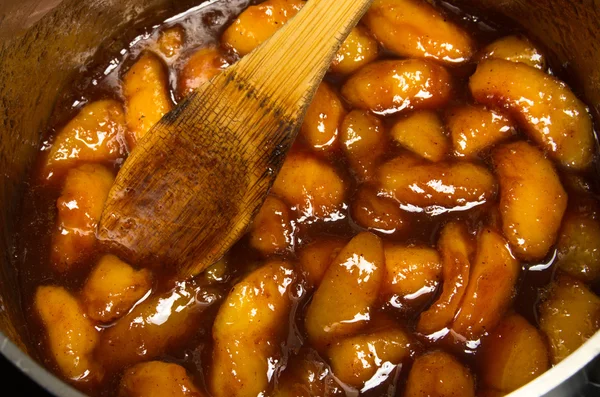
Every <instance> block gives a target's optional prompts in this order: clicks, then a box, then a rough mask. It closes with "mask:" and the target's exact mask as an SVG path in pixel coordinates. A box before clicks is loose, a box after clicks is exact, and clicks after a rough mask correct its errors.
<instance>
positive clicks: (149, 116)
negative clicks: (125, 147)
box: [123, 52, 173, 148]
mask: <svg viewBox="0 0 600 397" xmlns="http://www.w3.org/2000/svg"><path fill="white" fill-rule="evenodd" d="M168 84H169V78H168V76H167V70H166V68H165V65H163V63H162V61H161V60H160V59H159V58H158V57H157V56H156V55H155V54H153V53H151V52H145V53H143V54H142V56H141V57H140V59H138V60H137V62H136V63H134V64H133V66H132V67H131V68H130V69H129V70H128V71H127V73H126V74H125V77H124V78H123V96H125V108H126V113H125V119H126V121H127V127H129V134H128V136H127V143H128V144H129V147H130V148H133V147H134V146H135V145H136V142H137V141H138V140H140V139H141V138H142V136H144V134H146V132H148V131H149V130H150V128H152V127H153V126H154V124H156V123H157V122H158V121H159V120H160V119H161V118H162V116H164V115H165V114H166V113H168V112H169V111H170V110H171V109H172V107H173V104H172V103H171V99H170V98H169V91H168Z"/></svg>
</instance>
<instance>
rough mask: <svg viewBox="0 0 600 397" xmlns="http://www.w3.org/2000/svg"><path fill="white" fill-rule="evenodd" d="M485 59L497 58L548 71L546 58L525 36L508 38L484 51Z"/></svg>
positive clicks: (494, 43) (498, 41)
mask: <svg viewBox="0 0 600 397" xmlns="http://www.w3.org/2000/svg"><path fill="white" fill-rule="evenodd" d="M482 58H483V59H487V58H496V59H504V60H506V61H510V62H520V63H524V64H525V65H529V66H532V67H534V68H536V69H540V70H545V69H546V57H545V56H544V54H543V53H542V52H541V51H540V50H539V49H538V48H536V47H535V46H534V45H533V43H532V42H531V41H529V39H527V38H526V37H523V36H506V37H502V38H501V39H498V40H496V41H494V42H493V43H492V44H490V45H488V46H487V47H485V48H484V49H483V56H482Z"/></svg>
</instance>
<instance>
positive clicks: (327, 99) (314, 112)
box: [300, 82, 346, 151]
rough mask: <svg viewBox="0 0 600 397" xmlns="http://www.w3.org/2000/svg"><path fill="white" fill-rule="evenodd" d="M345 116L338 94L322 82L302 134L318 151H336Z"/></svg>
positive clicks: (306, 118)
mask: <svg viewBox="0 0 600 397" xmlns="http://www.w3.org/2000/svg"><path fill="white" fill-rule="evenodd" d="M345 114H346V111H345V110H344V105H343V104H342V100H341V99H340V97H339V96H338V94H337V93H336V92H335V91H334V90H333V88H331V86H330V85H329V84H327V83H326V82H322V83H321V84H320V85H319V88H317V92H316V93H315V96H314V97H313V100H312V102H311V104H310V106H309V107H308V110H307V111H306V116H305V117H304V122H303V123H302V127H301V128H300V134H301V135H302V136H303V137H304V139H306V142H307V143H308V144H309V145H310V146H311V147H312V148H313V149H315V150H317V151H326V150H331V149H334V148H336V146H337V142H338V134H339V128H340V124H341V123H342V120H343V119H344V116H345Z"/></svg>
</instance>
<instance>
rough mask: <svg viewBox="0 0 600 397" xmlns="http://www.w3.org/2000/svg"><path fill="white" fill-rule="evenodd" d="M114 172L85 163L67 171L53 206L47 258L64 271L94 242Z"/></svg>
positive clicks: (80, 258) (85, 252)
mask: <svg viewBox="0 0 600 397" xmlns="http://www.w3.org/2000/svg"><path fill="white" fill-rule="evenodd" d="M113 180H114V177H113V174H112V173H111V172H110V171H109V170H108V169H106V168H105V167H104V166H101V165H99V164H84V165H82V166H80V167H77V168H74V169H72V170H70V171H69V172H68V173H67V176H66V178H65V184H64V186H63V189H62V192H61V195H60V197H59V198H58V200H56V207H57V208H58V215H57V219H56V223H57V228H56V230H55V231H54V234H53V236H52V252H51V254H50V258H51V261H52V264H53V265H54V267H55V269H56V270H58V271H59V272H66V271H68V270H70V269H71V268H73V266H74V265H76V264H78V263H80V262H81V260H83V259H84V258H85V257H86V256H87V255H88V254H89V253H90V251H91V250H92V249H93V248H94V246H95V244H96V234H95V233H96V225H97V224H98V221H99V220H100V215H102V209H103V208H104V202H105V201H106V198H107V197H108V192H109V190H110V188H111V187H112V184H113Z"/></svg>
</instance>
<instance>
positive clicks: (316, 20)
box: [97, 0, 372, 278]
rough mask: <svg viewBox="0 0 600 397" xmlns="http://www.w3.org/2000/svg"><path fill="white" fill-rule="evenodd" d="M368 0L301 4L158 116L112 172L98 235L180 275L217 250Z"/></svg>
mask: <svg viewBox="0 0 600 397" xmlns="http://www.w3.org/2000/svg"><path fill="white" fill-rule="evenodd" d="M371 2H372V0H336V1H330V0H310V1H308V2H307V3H306V5H305V6H304V7H303V8H302V10H301V11H300V12H299V13H298V14H297V15H296V16H295V17H294V18H292V19H291V20H290V21H289V22H288V23H287V24H286V25H285V26H284V27H283V28H281V29H280V30H278V31H277V32H276V33H275V34H274V35H273V37H271V38H270V39H269V40H267V41H266V42H265V43H263V44H262V45H261V46H260V47H258V48H257V49H256V50H254V51H253V52H252V53H251V54H249V55H248V56H246V57H244V58H243V59H242V60H240V61H239V62H238V63H236V64H235V65H234V66H232V67H230V68H229V69H227V70H226V71H224V72H223V73H221V74H219V75H218V76H216V77H215V78H214V79H212V80H211V81H210V82H208V83H206V84H204V85H203V86H201V87H200V88H198V89H197V90H196V91H194V92H193V93H191V94H190V95H189V96H188V97H187V98H185V99H184V100H183V101H182V102H181V103H180V104H179V105H178V106H177V107H176V108H175V109H174V110H173V111H171V112H170V113H168V114H167V115H165V116H164V117H163V118H162V120H160V122H158V123H157V124H156V125H155V126H154V127H153V128H152V129H151V130H150V131H149V132H148V133H147V134H146V135H144V137H143V138H142V139H141V140H140V141H139V142H138V145H137V146H136V148H135V150H133V152H132V153H131V155H130V156H129V158H128V159H127V161H126V162H125V164H123V168H121V170H120V172H119V174H118V175H117V178H116V182H115V184H114V186H113V187H112V189H111V191H110V193H109V195H108V199H107V201H106V204H105V207H104V211H103V213H102V217H101V219H100V223H99V226H98V231H97V236H98V238H99V239H100V240H101V241H102V242H103V243H104V244H107V245H108V246H109V247H110V248H111V249H116V250H117V251H118V252H119V253H120V254H121V255H122V256H124V258H126V259H128V260H130V261H132V262H134V263H144V262H154V263H160V265H161V266H169V267H173V266H174V267H175V269H176V273H177V276H178V277H183V278H187V277H190V276H194V275H196V274H198V273H200V272H201V271H202V270H204V269H205V268H206V267H208V266H209V265H211V264H212V263H214V262H215V261H216V260H218V259H219V258H220V257H221V256H223V255H224V254H225V252H226V251H227V250H228V249H229V248H230V247H231V246H232V245H233V244H234V243H235V242H236V241H237V240H238V239H239V238H240V237H241V236H242V234H243V233H244V232H245V230H246V228H247V226H248V224H249V223H250V221H251V220H252V218H253V216H254V215H255V213H256V212H257V211H258V209H259V208H260V206H261V205H262V203H263V201H264V199H265V197H266V195H267V193H268V191H269V189H270V188H271V185H272V184H273V181H274V180H275V177H276V176H277V173H278V172H279V169H280V167H281V165H282V163H283V160H284V158H285V155H286V153H287V151H288V149H289V148H290V146H291V144H292V143H293V141H294V138H295V137H296V133H297V132H298V129H299V127H300V125H301V123H302V120H303V118H304V115H305V113H306V109H307V107H308V105H309V104H310V101H311V99H312V97H313V95H314V92H315V91H316V88H317V86H318V85H319V83H320V82H321V79H322V78H323V76H324V74H325V72H326V71H327V69H328V68H329V65H330V63H331V61H332V59H333V57H334V55H335V53H336V51H337V50H338V48H339V47H340V45H341V43H342V42H343V40H344V39H345V38H346V36H347V35H348V34H349V33H350V30H351V29H352V28H353V27H354V26H355V25H356V23H357V22H358V20H359V19H360V17H361V16H362V15H363V14H364V12H365V11H366V10H367V8H368V7H369V5H370V3H371Z"/></svg>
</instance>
